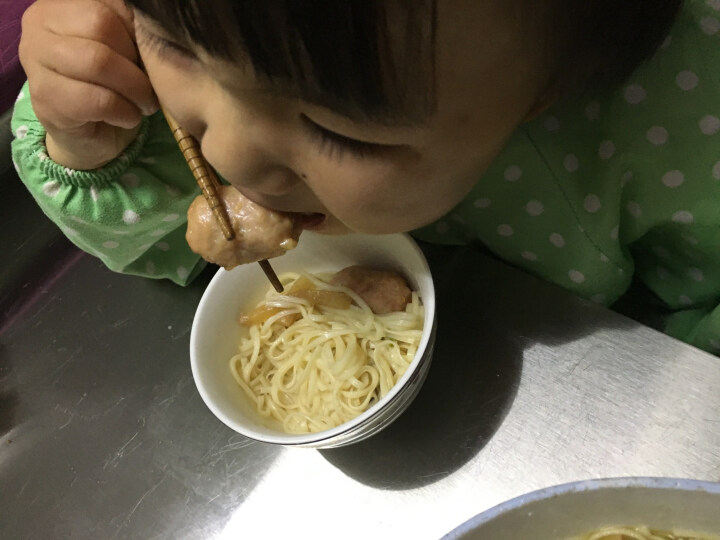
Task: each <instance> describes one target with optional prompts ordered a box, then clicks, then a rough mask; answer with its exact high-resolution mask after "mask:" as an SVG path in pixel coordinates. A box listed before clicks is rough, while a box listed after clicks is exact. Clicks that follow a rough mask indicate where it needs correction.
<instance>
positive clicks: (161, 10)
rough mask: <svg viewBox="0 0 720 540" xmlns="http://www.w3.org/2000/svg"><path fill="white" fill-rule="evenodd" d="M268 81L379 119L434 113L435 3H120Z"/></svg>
mask: <svg viewBox="0 0 720 540" xmlns="http://www.w3.org/2000/svg"><path fill="white" fill-rule="evenodd" d="M127 4H128V5H130V6H131V7H134V8H136V9H138V10H139V11H140V12H142V13H144V14H145V15H146V16H148V17H149V18H151V19H153V20H154V21H155V22H156V23H157V24H158V25H160V26H161V27H162V28H163V29H164V30H165V31H166V32H168V33H169V34H170V35H171V36H177V37H178V38H182V39H183V40H186V41H190V42H191V43H192V44H194V45H196V46H197V47H199V48H201V49H203V50H204V51H205V52H207V53H208V54H209V55H211V56H213V57H217V58H220V59H223V60H228V61H236V62H242V63H247V62H250V64H251V65H252V68H253V70H254V72H255V74H256V76H257V77H259V78H260V79H262V80H263V82H266V83H267V84H268V85H269V86H271V87H279V88H283V89H285V90H287V92H286V93H289V94H292V95H294V96H295V97H298V98H300V99H303V100H305V101H308V102H310V103H314V104H318V105H322V106H324V107H327V108H329V109H333V110H336V111H338V112H340V113H342V114H344V115H346V116H349V117H351V118H355V117H356V118H361V119H366V120H371V121H374V122H380V123H387V124H393V123H398V122H402V123H419V122H422V121H423V120H424V119H426V118H427V117H428V116H429V115H431V114H432V113H433V112H434V110H435V52H434V51H435V27H436V7H435V0H389V1H388V0H386V1H383V0H346V1H339V0H250V1H248V0H244V1H243V0H127Z"/></svg>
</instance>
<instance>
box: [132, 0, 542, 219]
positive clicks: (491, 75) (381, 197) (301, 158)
mask: <svg viewBox="0 0 720 540" xmlns="http://www.w3.org/2000/svg"><path fill="white" fill-rule="evenodd" d="M499 4H502V2H477V1H475V0H447V1H441V2H439V5H438V13H437V37H436V70H435V72H436V105H437V106H436V112H435V113H434V114H433V115H432V116H431V117H429V118H427V119H426V120H425V121H424V122H423V123H422V124H414V125H387V124H384V125H380V124H377V123H369V122H368V121H366V120H360V119H353V118H349V117H346V116H344V115H343V114H341V113H339V112H337V111H333V110H331V109H330V108H326V107H323V106H320V105H316V104H310V103H307V102H304V101H301V100H299V99H297V98H294V97H292V96H289V95H286V93H284V92H283V89H281V88H268V87H267V86H266V85H264V84H263V83H260V82H259V81H258V80H257V79H256V78H254V77H253V75H252V72H251V70H249V69H243V68H242V67H240V66H238V65H237V64H231V63H229V62H227V61H219V60H217V59H214V58H209V57H208V56H207V55H204V54H203V52H202V51H201V50H197V49H193V48H192V45H190V44H187V43H178V42H177V41H176V37H173V36H171V35H169V34H168V33H167V32H166V31H164V30H163V29H162V28H161V27H160V26H158V25H157V24H156V23H154V22H153V21H151V20H150V19H148V18H144V17H143V16H142V15H141V14H140V13H136V14H135V15H136V16H135V25H136V32H137V38H138V48H139V50H140V54H141V57H142V60H143V62H144V65H145V68H146V70H147V73H148V75H149V77H150V80H151V82H152V84H153V87H154V88H155V91H156V93H157V96H158V98H159V100H160V102H161V103H162V105H163V107H164V108H165V110H166V111H167V112H168V113H169V114H170V115H172V116H173V117H174V118H175V119H176V120H177V121H178V122H179V123H180V125H182V126H183V127H184V128H185V129H187V130H188V131H189V132H190V133H192V134H193V135H194V136H195V137H196V138H197V139H198V140H199V141H200V143H201V146H202V151H203V153H204V154H205V157H206V158H207V160H208V161H209V162H210V163H211V164H212V165H213V166H214V167H215V169H216V170H217V171H218V172H219V173H220V174H221V175H222V176H223V177H224V178H225V179H226V180H227V181H228V182H230V183H231V184H232V185H233V186H235V187H236V188H237V189H238V190H240V191H241V192H242V193H243V194H244V195H245V196H246V197H248V198H250V199H251V200H253V201H255V202H257V203H259V204H261V205H263V206H265V207H268V208H271V209H274V210H282V211H288V212H300V213H307V214H318V213H319V214H323V215H324V216H325V217H324V219H320V218H319V216H317V215H315V216H312V217H307V218H306V219H305V220H304V221H305V225H306V228H308V229H313V230H316V231H318V232H325V233H344V232H348V231H355V232H363V233H394V232H404V231H409V230H411V229H415V228H418V227H420V226H422V225H425V224H427V223H430V222H432V221H433V220H435V219H437V218H439V217H441V216H442V215H443V214H445V213H447V212H448V211H449V210H451V209H452V208H453V206H455V204H457V203H458V202H459V201H460V200H461V199H462V198H463V197H464V196H465V195H466V194H467V193H468V192H469V190H470V188H471V187H472V185H473V184H474V183H475V182H476V181H477V180H478V179H479V178H480V176H481V175H482V174H483V172H484V171H485V170H486V169H487V167H488V166H489V165H490V163H491V161H492V160H493V158H494V157H495V156H496V155H497V154H498V153H499V152H500V150H501V149H502V147H503V146H504V144H505V142H506V141H507V139H508V137H509V136H510V134H511V133H512V132H513V131H514V129H515V128H516V127H517V126H518V125H519V124H520V123H521V122H522V121H523V120H524V119H525V118H526V117H528V116H529V115H531V114H533V111H534V110H536V109H537V108H538V107H540V106H541V105H542V103H540V102H539V96H540V94H541V91H540V89H541V88H542V87H543V86H544V81H543V74H542V73H540V72H539V71H540V69H539V68H538V67H537V66H539V65H541V62H540V61H538V59H537V58H533V56H532V54H530V53H529V52H528V47H527V46H526V45H525V40H523V39H521V36H520V29H519V28H518V24H517V22H513V21H512V20H511V18H510V17H508V16H507V15H506V14H505V13H504V12H503V11H502V8H501V7H498V5H499ZM168 42H169V43H168ZM178 46H179V47H178ZM188 52H189V54H188Z"/></svg>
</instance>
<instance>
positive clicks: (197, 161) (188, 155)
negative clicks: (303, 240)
mask: <svg viewBox="0 0 720 540" xmlns="http://www.w3.org/2000/svg"><path fill="white" fill-rule="evenodd" d="M163 114H164V115H165V120H167V123H168V125H169V126H170V130H171V131H172V134H173V137H175V140H176V141H177V143H178V146H179V147H180V151H181V152H182V155H183V157H184V158H185V161H186V163H187V164H188V167H190V170H191V171H192V174H193V176H194V177H195V180H196V181H197V183H198V186H200V190H201V191H202V193H203V195H204V196H205V200H206V201H207V203H208V205H209V206H210V210H212V213H213V215H214V216H215V219H216V220H217V222H218V225H219V226H220V229H221V230H222V233H223V236H225V239H226V240H232V239H233V238H235V231H233V229H232V227H231V225H230V219H229V218H228V215H227V210H226V209H225V205H224V204H223V202H222V200H220V197H219V196H218V192H217V188H218V187H219V186H220V181H219V180H218V178H217V176H216V175H215V171H214V170H213V168H212V166H211V165H210V164H209V163H208V162H207V161H205V158H204V157H203V155H202V152H201V150H200V145H199V144H198V142H197V141H196V140H195V137H193V136H192V135H190V134H189V133H188V132H187V131H185V130H184V129H183V128H182V127H180V125H179V124H178V123H177V122H176V121H175V120H174V119H173V118H172V117H171V116H170V115H169V114H167V113H166V112H165V111H163ZM258 264H259V265H260V268H262V269H263V272H265V275H266V276H267V278H268V279H269V280H270V283H272V286H273V287H274V288H275V290H276V291H277V292H279V293H281V292H283V286H282V283H280V280H279V279H278V277H277V274H275V271H274V270H273V269H272V266H270V263H269V262H268V260H267V259H263V260H262V261H259V262H258Z"/></svg>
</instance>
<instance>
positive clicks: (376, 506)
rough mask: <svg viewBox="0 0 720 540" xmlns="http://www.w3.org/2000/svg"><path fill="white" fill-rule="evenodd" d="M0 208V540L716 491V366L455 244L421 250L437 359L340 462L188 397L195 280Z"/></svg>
mask: <svg viewBox="0 0 720 540" xmlns="http://www.w3.org/2000/svg"><path fill="white" fill-rule="evenodd" d="M4 180H5V179H4ZM15 182H17V180H15ZM3 189H6V188H3V187H2V184H0V190H3ZM4 194H7V192H5V193H0V195H4ZM0 199H3V200H7V198H6V197H0ZM12 199H13V201H15V202H14V204H18V203H17V201H21V202H22V204H21V208H22V212H19V213H11V214H10V216H11V217H10V218H7V217H4V218H3V219H4V220H5V223H6V224H9V227H8V229H10V230H15V231H18V233H19V234H20V235H21V236H22V235H25V236H27V237H28V238H29V240H28V238H16V237H12V238H10V237H9V236H8V235H7V234H5V236H3V237H2V246H3V247H4V248H5V254H7V253H8V252H10V253H11V254H12V255H11V256H10V257H9V258H6V257H5V254H4V255H3V261H5V262H6V264H9V265H10V266H11V267H12V268H11V269H10V270H9V271H5V273H4V274H2V275H3V276H4V278H3V281H2V282H1V283H2V287H3V291H2V292H3V296H2V297H0V298H2V299H3V301H4V304H3V322H4V329H3V330H2V334H0V538H3V539H5V538H8V539H25V538H42V539H45V538H53V539H55V538H78V539H85V538H87V539H95V538H143V539H151V538H173V539H185V538H187V539H198V538H213V539H215V538H218V539H219V538H239V537H242V538H254V537H259V536H261V535H262V537H265V538H279V537H281V535H286V536H287V537H292V538H318V539H324V538H337V537H343V538H349V539H354V538H358V539H359V538H364V539H366V538H368V537H373V536H374V537H376V538H390V537H397V538H415V539H431V538H438V537H439V536H441V535H442V534H443V533H446V532H448V531H449V530H451V529H452V528H454V527H455V526H456V525H458V524H459V523H461V522H463V521H465V520H466V519H468V518H469V517H471V516H472V515H474V514H476V513H477V512H479V511H482V510H484V509H486V508H488V507H490V506H492V505H494V504H496V503H499V502H501V501H503V500H505V499H508V498H510V497H513V496H515V495H517V494H520V493H523V492H526V491H529V490H532V489H535V488H539V487H543V486H547V485H551V484H557V483H561V482H567V481H571V480H577V479H582V478H590V477H606V476H622V475H659V476H679V477H692V478H698V479H705V480H719V479H720V360H718V359H716V358H715V357H712V356H710V355H707V354H704V353H702V352H699V351H697V350H695V349H692V348H691V347H688V346H686V345H683V344H681V343H678V342H676V341H674V340H671V339H669V338H667V337H664V336H662V335H660V334H658V333H656V332H655V331H653V330H650V329H648V328H646V327H643V326H640V325H638V324H636V323H633V322H631V321H629V320H628V319H625V318H623V317H620V316H618V315H616V314H613V313H611V312H609V311H607V310H604V309H601V308H598V307H595V306H591V305H588V304H586V303H584V302H581V301H579V300H577V299H575V298H573V297H571V296H569V295H567V294H566V293H564V292H561V291H559V290H557V289H555V288H554V287H552V286H549V285H546V284H544V283H541V282H539V281H536V280H535V279H532V278H529V277H528V276H526V275H524V274H522V273H519V272H517V271H515V270H513V269H511V268H509V267H507V266H505V265H502V264H500V263H497V262H495V261H493V260H491V259H489V258H487V257H485V256H483V255H481V254H479V253H477V252H475V251H472V250H464V249H453V250H448V249H442V248H436V249H433V250H429V251H428V254H429V259H430V262H431V266H432V268H433V271H434V274H435V278H436V283H437V288H438V301H439V308H438V310H439V313H438V314H439V325H440V326H439V333H438V342H437V351H436V356H435V360H434V363H433V366H432V368H431V371H430V374H429V376H428V380H427V382H426V384H425V386H424V387H423V389H422V391H421V393H420V395H419V397H418V398H417V400H416V401H415V403H413V405H412V406H411V407H410V408H409V409H408V410H407V411H406V413H405V414H404V415H403V416H402V417H401V418H400V419H399V420H398V421H397V422H396V423H395V424H394V425H393V426H391V427H390V428H388V429H387V430H386V431H384V432H382V433H380V434H379V435H377V436H375V437H373V438H371V439H370V440H368V441H365V442H363V443H360V444H357V445H354V446H350V447H347V448H340V449H335V450H326V451H316V450H303V449H282V448H276V447H271V446H267V445H263V444H260V443H254V442H252V441H250V440H248V439H245V438H244V437H242V436H240V435H237V434H235V433H234V432H232V431H230V430H229V429H228V428H226V427H225V426H224V425H223V424H221V423H220V422H219V421H218V420H216V419H215V417H214V416H213V415H212V414H211V413H210V412H209V411H208V410H207V409H206V407H205V406H204V404H203V403H202V401H201V399H200V397H199V395H198V394H197V391H196V389H195V387H194V384H193V381H192V377H191V373H190V366H189V358H188V340H189V330H190V325H191V323H192V316H193V311H194V308H195V305H196V304H197V302H198V300H199V298H200V295H201V294H202V290H203V287H204V285H205V284H206V283H207V280H208V278H209V274H206V275H204V276H202V277H201V279H200V280H199V281H198V282H197V283H195V284H194V285H193V286H191V287H189V288H188V289H180V288H177V287H175V286H173V285H171V284H169V283H156V282H152V281H149V280H142V279H138V278H133V277H127V276H120V275H116V274H112V273H110V272H109V271H107V270H106V269H104V268H103V267H102V266H101V265H100V264H99V263H98V262H97V261H95V260H93V259H92V258H90V257H87V256H78V255H77V252H76V251H74V250H73V249H70V248H69V247H68V246H67V245H66V244H64V243H63V241H62V240H58V239H57V238H56V237H55V236H54V235H53V234H52V232H51V231H52V230H53V229H52V228H51V227H49V225H48V224H47V222H46V221H44V220H43V218H42V217H41V216H40V215H39V212H38V211H37V210H36V209H35V208H34V206H33V205H32V204H30V203H29V202H28V201H27V200H26V198H25V196H24V194H23V193H22V192H21V191H13V192H12ZM3 215H4V216H7V215H8V214H3ZM13 216H15V217H13ZM18 216H20V217H18ZM8 219H10V220H11V221H12V220H15V221H12V222H8V221H7V220H8ZM29 223H31V224H32V226H30V225H28V224H29ZM38 230H40V231H41V232H38ZM53 245H61V246H64V251H63V250H60V251H62V252H63V253H64V255H63V256H62V257H59V258H58V257H55V252H54V251H53V249H55V248H52V246H53ZM48 246H50V247H48ZM46 248H47V249H46ZM48 254H50V255H53V257H49V255H48ZM57 259H60V262H57ZM29 260H34V261H39V262H38V263H37V264H29ZM15 261H18V262H15ZM16 265H24V266H23V268H34V269H35V270H34V272H35V273H34V274H32V275H31V277H29V278H27V279H25V278H22V279H21V276H22V275H25V276H27V275H30V274H27V273H25V274H23V273H22V272H19V271H18V266H16ZM38 267H42V268H40V269H39V268H38ZM43 269H44V270H43ZM48 269H49V270H48ZM8 275H9V276H14V278H13V280H14V281H12V283H11V280H8V279H5V277H7V276H8ZM24 279H25V281H23V280H24ZM23 283H27V286H26V287H25V288H28V289H32V294H30V293H25V294H19V293H17V291H15V289H16V288H17V286H18V284H19V286H20V288H22V284H23ZM461 283H463V287H462V288H461V287H460V284H461ZM9 288H12V289H13V291H15V292H13V293H12V294H11V293H8V289H9ZM8 299H9V300H8Z"/></svg>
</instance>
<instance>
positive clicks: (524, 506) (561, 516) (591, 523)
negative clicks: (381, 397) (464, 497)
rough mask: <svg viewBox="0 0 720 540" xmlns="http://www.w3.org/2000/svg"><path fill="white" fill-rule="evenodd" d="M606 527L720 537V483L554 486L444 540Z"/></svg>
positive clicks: (519, 538) (551, 535) (538, 537)
mask: <svg viewBox="0 0 720 540" xmlns="http://www.w3.org/2000/svg"><path fill="white" fill-rule="evenodd" d="M608 525H630V526H632V525H646V526H647V527H650V528H653V529H661V530H672V529H685V530H692V531H695V532H704V533H707V534H714V535H720V484H718V483H714V482H701V481H697V480H685V479H676V478H646V477H627V478H607V479H599V480H584V481H581V482H574V483H571V484H563V485H560V486H552V487H548V488H545V489H541V490H539V491H534V492H532V493H527V494H525V495H521V496H519V497H516V498H515V499H511V500H509V501H506V502H504V503H502V504H500V505H498V506H495V507H494V508H491V509H489V510H487V511H485V512H483V513H481V514H478V515H477V516H475V517H474V518H472V519H470V520H469V521H467V522H466V523H464V524H463V525H461V526H459V527H458V528H456V529H455V530H453V531H452V532H450V533H449V534H447V535H446V536H445V537H444V538H443V540H481V539H482V540H567V539H570V538H573V537H576V536H580V535H583V534H587V533H589V532H591V531H593V530H595V529H599V528H601V527H605V526H608Z"/></svg>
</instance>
